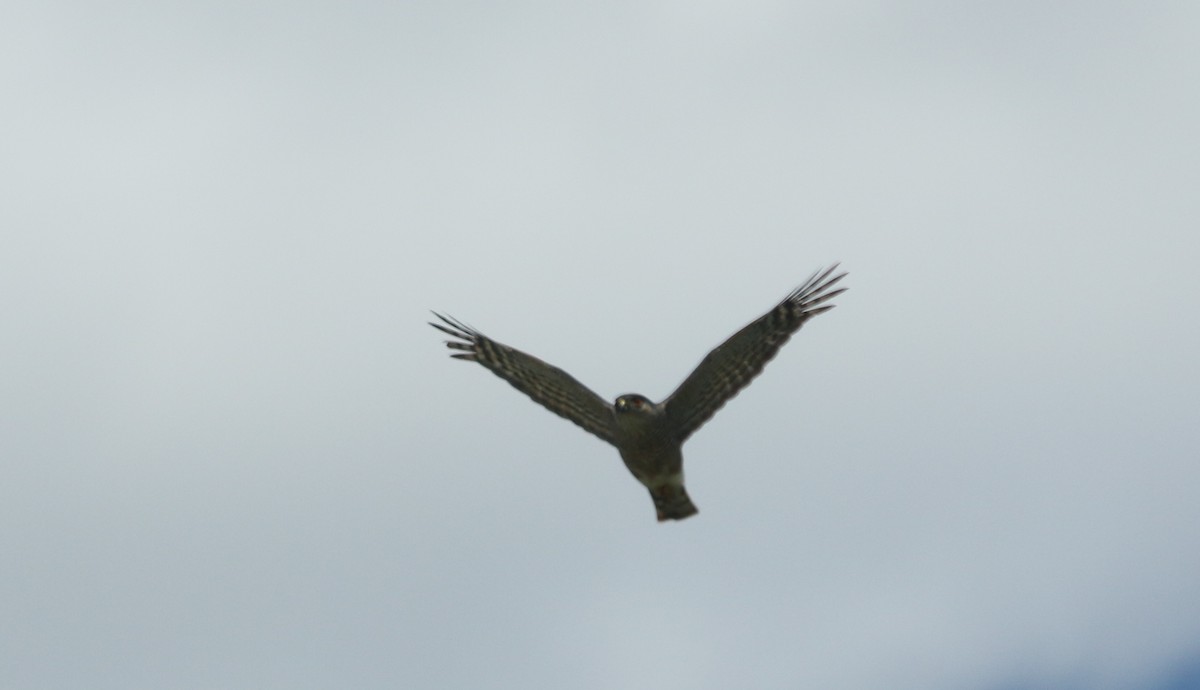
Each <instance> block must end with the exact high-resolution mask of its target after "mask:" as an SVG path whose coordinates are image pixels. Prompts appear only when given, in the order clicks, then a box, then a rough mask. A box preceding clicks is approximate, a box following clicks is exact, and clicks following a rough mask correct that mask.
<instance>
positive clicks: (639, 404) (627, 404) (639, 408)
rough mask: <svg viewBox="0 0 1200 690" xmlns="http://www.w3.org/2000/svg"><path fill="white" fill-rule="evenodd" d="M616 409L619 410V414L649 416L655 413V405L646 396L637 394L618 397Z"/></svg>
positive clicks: (615, 404)
mask: <svg viewBox="0 0 1200 690" xmlns="http://www.w3.org/2000/svg"><path fill="white" fill-rule="evenodd" d="M614 407H616V408H617V414H640V415H648V414H652V413H653V412H654V403H652V402H650V400H649V398H647V397H646V396H644V395H638V394H637V393H626V394H625V395H622V396H620V397H618V398H617V401H616V403H614Z"/></svg>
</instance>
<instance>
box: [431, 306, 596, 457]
mask: <svg viewBox="0 0 1200 690" xmlns="http://www.w3.org/2000/svg"><path fill="white" fill-rule="evenodd" d="M433 315H434V316H436V317H438V318H439V319H441V320H442V321H443V322H444V323H445V325H444V326H443V325H441V324H436V323H433V322H430V323H429V325H430V326H433V327H434V328H436V329H438V330H439V331H441V332H443V333H445V334H447V335H449V336H451V337H454V338H457V339H458V340H447V341H446V347H448V348H450V349H451V350H461V352H456V353H454V354H452V355H450V356H451V357H454V358H456V359H465V360H467V361H471V362H479V363H480V364H482V365H483V366H485V367H487V368H488V369H490V370H491V371H492V373H493V374H495V375H496V376H499V377H500V378H502V379H504V380H505V381H508V382H509V383H511V384H512V386H513V387H514V388H516V389H517V390H519V391H521V392H522V393H524V394H525V395H528V396H529V397H531V398H533V401H534V402H536V403H537V404H539V405H541V406H542V407H545V408H546V409H547V410H550V411H551V412H553V413H554V414H556V415H558V416H560V417H565V418H566V419H568V420H570V421H572V422H574V423H575V424H578V425H579V426H581V427H583V428H584V429H585V430H587V431H589V432H591V433H593V434H595V435H596V436H599V437H600V438H601V439H603V440H605V441H608V442H609V443H614V444H615V442H614V434H613V426H614V421H613V410H612V406H611V405H609V404H608V403H607V402H605V400H604V398H601V397H600V396H599V395H596V394H595V393H593V392H592V391H591V390H590V389H588V388H587V386H584V385H583V384H582V383H580V382H578V381H576V380H575V379H574V378H573V377H572V376H571V375H570V374H568V373H567V372H565V371H563V370H562V369H559V368H558V367H555V366H551V365H549V364H547V363H545V362H543V361H542V360H540V359H538V358H537V357H534V356H532V355H527V354H525V353H524V352H521V351H520V350H517V349H514V348H511V347H509V346H507V345H504V344H503V343H498V342H496V341H495V340H492V339H491V338H488V337H487V336H485V335H484V334H482V333H480V332H479V331H477V330H475V329H474V328H471V327H470V326H467V325H465V324H463V323H462V322H460V321H457V320H455V319H452V318H449V317H446V316H442V315H441V314H439V313H437V312H434V313H433Z"/></svg>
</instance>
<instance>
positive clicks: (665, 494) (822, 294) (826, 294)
mask: <svg viewBox="0 0 1200 690" xmlns="http://www.w3.org/2000/svg"><path fill="white" fill-rule="evenodd" d="M835 269H837V264H834V265H833V266H830V267H829V268H827V269H825V270H824V271H818V272H817V273H814V274H813V275H812V277H811V278H809V279H808V280H807V281H806V282H805V283H804V284H803V285H801V286H800V287H798V288H796V290H794V291H793V292H792V293H791V294H789V295H788V296H787V298H785V299H784V300H783V301H782V302H780V303H779V304H778V305H776V306H775V308H773V309H771V311H769V312H767V313H766V314H764V315H763V316H761V317H759V318H758V319H756V320H754V321H753V322H751V323H750V324H749V325H748V326H746V327H745V328H743V329H742V330H740V331H738V332H737V333H734V334H733V335H732V336H730V338H729V339H728V340H726V341H725V342H724V343H722V344H721V345H719V346H718V347H717V348H716V349H715V350H713V351H712V352H710V353H708V356H706V357H705V358H704V360H703V361H701V362H700V364H699V365H698V366H697V367H696V369H695V370H694V371H693V372H692V373H691V375H689V376H688V377H687V379H685V380H684V382H683V383H681V384H680V385H679V388H677V389H676V390H675V392H674V393H672V394H671V395H670V396H668V397H667V399H666V400H663V401H662V402H660V403H653V402H650V400H648V399H647V398H646V397H645V396H643V395H638V394H637V393H626V394H625V395H622V396H620V397H618V398H617V399H616V401H615V403H614V404H612V405H610V404H608V403H607V402H605V401H604V399H603V398H601V397H600V396H599V395H596V394H595V393H593V392H592V391H591V390H589V389H588V388H587V387H586V386H584V385H583V384H581V383H579V382H578V381H576V380H575V379H574V378H573V377H571V375H570V374H568V373H567V372H565V371H563V370H562V369H559V368H557V367H554V366H551V365H549V364H547V363H546V362H543V361H542V360H540V359H538V358H536V357H533V356H531V355H527V354H525V353H524V352H521V351H520V350H516V349H514V348H511V347H509V346H507V345H504V344H501V343H498V342H496V341H495V340H492V339H491V338H488V337H487V336H485V335H484V334H482V333H480V332H479V331H477V330H475V329H473V328H471V327H469V326H467V325H465V324H463V323H462V322H460V321H457V320H455V319H453V318H450V317H447V316H442V315H441V314H438V313H437V312H434V315H435V316H437V317H438V318H439V319H441V320H442V322H443V323H444V324H445V325H442V324H437V323H430V324H429V325H431V326H433V327H434V328H436V329H438V330H440V331H442V332H443V333H446V334H448V335H450V336H452V337H454V338H456V340H448V341H446V346H447V347H449V348H450V349H452V350H457V351H458V352H455V353H453V354H452V355H451V356H452V357H456V358H458V359H465V360H468V361H473V362H479V363H480V364H482V365H483V366H485V367H487V368H488V369H490V370H491V371H492V373H494V374H496V375H497V376H499V377H500V378H502V379H504V380H505V381H508V382H509V383H510V384H512V385H513V387H515V388H516V389H517V390H519V391H521V392H523V393H525V394H526V395H528V396H529V397H530V398H533V400H534V402H537V403H538V404H540V405H542V406H544V407H545V408H546V409H548V410H550V411H551V412H553V413H555V414H557V415H559V416H562V417H565V418H567V419H569V420H570V421H572V422H574V423H575V424H578V425H579V426H581V427H583V428H584V429H586V430H587V431H589V432H591V433H593V434H595V435H596V436H598V437H600V438H601V439H603V440H605V441H607V442H609V443H611V444H612V445H614V446H616V447H617V450H618V451H619V452H620V454H621V459H622V460H624V461H625V466H626V467H627V468H629V471H630V472H631V473H632V474H633V476H634V477H636V478H637V480H638V481H639V482H641V483H642V484H643V485H644V486H645V487H646V488H647V489H649V491H650V497H651V498H652V499H653V500H654V508H655V510H656V512H657V513H658V520H659V521H660V522H661V521H663V520H682V519H684V518H686V517H689V516H692V515H695V514H696V513H697V512H698V511H697V509H696V506H695V505H694V504H693V503H692V500H691V499H690V498H689V497H688V494H687V490H686V489H684V486H683V451H682V448H683V443H684V441H686V440H687V439H688V437H690V436H691V435H692V434H693V433H695V431H696V430H697V429H699V428H700V427H701V425H703V424H704V423H705V422H706V421H708V419H709V418H710V417H712V416H713V414H715V413H716V411H717V410H719V409H721V406H722V405H724V404H725V403H726V402H728V401H729V400H730V399H731V398H732V397H733V396H735V395H737V394H738V392H739V391H741V390H742V389H743V388H745V387H746V386H747V385H749V383H750V381H751V380H753V379H754V377H755V376H757V375H758V374H759V372H761V371H762V370H763V367H764V366H765V365H766V363H767V362H769V361H770V360H771V359H772V358H773V357H774V356H775V354H776V353H777V352H779V348H781V347H782V346H783V344H784V343H786V342H787V340H788V338H790V337H791V336H792V334H793V333H795V332H796V331H797V330H799V329H800V327H801V326H803V325H804V323H805V322H806V321H808V320H809V319H811V318H812V317H814V316H816V315H817V314H820V313H823V312H826V311H829V310H830V309H833V307H834V305H832V304H824V303H825V302H826V301H828V300H829V299H831V298H833V297H835V296H836V295H839V294H841V293H842V292H845V290H846V288H838V289H836V290H833V289H831V288H833V286H834V285H836V284H837V282H838V281H840V280H841V279H842V278H844V277H845V276H846V273H844V272H843V273H839V274H837V275H833V272H834V270H835Z"/></svg>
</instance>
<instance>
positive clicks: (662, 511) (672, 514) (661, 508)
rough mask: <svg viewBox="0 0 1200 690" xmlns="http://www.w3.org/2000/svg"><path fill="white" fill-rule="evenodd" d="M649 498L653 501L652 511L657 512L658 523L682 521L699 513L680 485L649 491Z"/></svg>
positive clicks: (668, 485) (665, 485)
mask: <svg viewBox="0 0 1200 690" xmlns="http://www.w3.org/2000/svg"><path fill="white" fill-rule="evenodd" d="M650 498H652V499H654V510H655V511H657V512H658V521H659V522H663V521H664V520H682V519H684V518H688V517H691V516H693V515H695V514H696V513H698V512H700V509H698V508H697V507H696V504H695V503H692V499H691V498H689V497H688V494H687V489H685V488H683V486H682V485H672V484H664V485H663V486H660V487H658V488H657V489H651V490H650Z"/></svg>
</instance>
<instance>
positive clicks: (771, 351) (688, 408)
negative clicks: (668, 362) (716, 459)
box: [664, 264, 846, 443]
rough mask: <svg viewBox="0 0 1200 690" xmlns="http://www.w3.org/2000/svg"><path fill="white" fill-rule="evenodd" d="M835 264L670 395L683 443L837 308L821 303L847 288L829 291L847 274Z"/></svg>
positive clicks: (676, 429) (670, 406) (718, 351)
mask: <svg viewBox="0 0 1200 690" xmlns="http://www.w3.org/2000/svg"><path fill="white" fill-rule="evenodd" d="M837 267H838V265H837V264H834V265H833V266H830V267H829V268H827V269H825V270H824V271H818V272H816V273H814V274H813V275H812V277H811V278H809V279H808V281H806V282H805V283H804V284H803V285H801V286H800V287H798V288H796V290H795V291H793V292H792V293H791V294H790V295H788V296H787V299H785V300H783V301H782V302H780V303H779V304H778V305H777V306H776V307H775V308H774V309H772V310H771V311H769V312H767V313H766V314H764V315H763V316H762V317H760V318H759V319H757V320H756V321H754V322H753V323H751V324H750V325H748V326H746V327H745V328H743V329H742V330H740V331H738V332H737V333H734V334H733V335H732V336H731V337H730V338H729V339H728V340H726V341H725V342H724V343H722V344H721V345H719V346H718V347H717V348H716V349H715V350H713V351H712V352H710V353H708V356H707V357H705V358H704V361H702V362H700V364H699V366H697V367H696V369H695V371H693V372H692V373H691V374H690V375H689V376H688V377H687V379H686V380H685V381H684V382H683V383H681V384H680V385H679V388H677V389H676V390H675V392H674V393H672V394H671V396H670V397H669V398H667V399H666V401H665V403H664V404H665V405H666V413H667V419H668V420H669V421H670V423H671V426H672V427H673V430H674V433H675V435H676V438H678V439H679V442H680V443H682V442H683V441H684V440H686V439H687V438H688V437H689V436H691V435H692V434H693V433H694V432H695V431H696V430H697V429H699V428H700V427H701V426H702V425H703V424H704V423H705V422H707V421H708V420H709V418H711V417H712V416H713V415H714V414H716V412H717V410H719V409H721V407H722V406H723V405H724V404H725V403H726V402H728V401H729V400H730V399H731V398H733V396H735V395H737V394H738V393H739V392H740V391H741V390H742V389H743V388H745V387H746V386H748V385H750V382H751V381H752V380H753V379H754V377H755V376H758V374H759V373H760V372H762V370H763V367H764V366H766V364H767V362H769V361H771V359H772V358H774V357H775V355H776V353H778V352H779V348H781V347H783V344H784V343H786V342H787V341H788V338H790V337H792V334H793V333H795V332H796V331H798V330H799V329H800V327H801V326H803V325H804V323H805V322H806V321H808V320H809V319H811V318H812V317H814V316H816V315H817V314H820V313H822V312H826V311H829V310H830V309H833V307H834V305H832V304H823V303H824V302H826V301H827V300H829V299H831V298H832V297H835V296H836V295H839V294H841V293H842V292H845V291H846V288H839V289H837V290H831V289H830V288H832V287H833V286H834V285H836V284H837V282H838V281H839V280H841V279H842V278H844V277H845V276H846V274H845V273H844V272H843V273H839V274H837V275H835V276H833V277H830V276H831V275H832V274H833V272H834V270H836V269H837Z"/></svg>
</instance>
